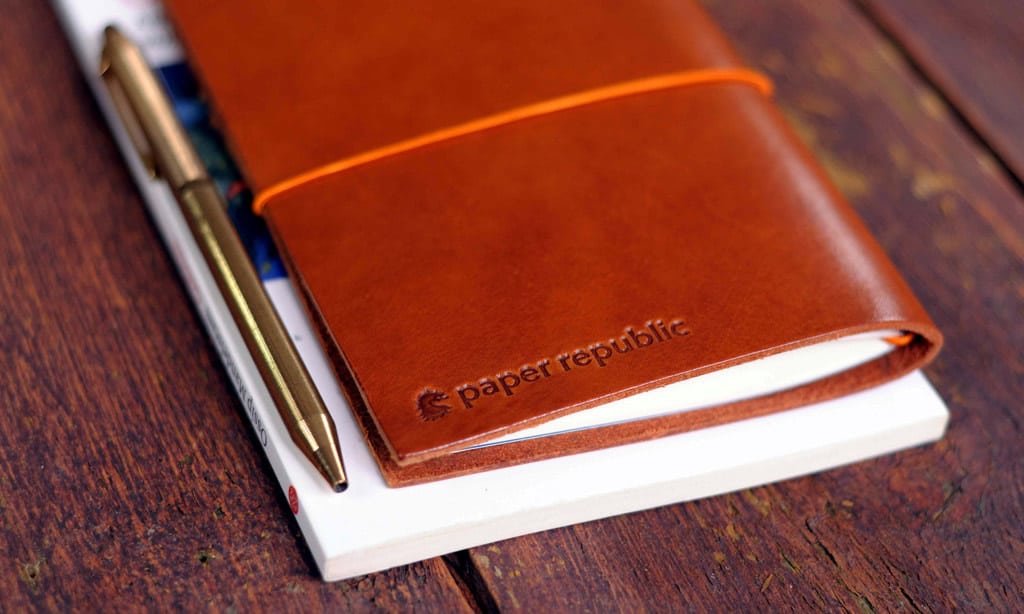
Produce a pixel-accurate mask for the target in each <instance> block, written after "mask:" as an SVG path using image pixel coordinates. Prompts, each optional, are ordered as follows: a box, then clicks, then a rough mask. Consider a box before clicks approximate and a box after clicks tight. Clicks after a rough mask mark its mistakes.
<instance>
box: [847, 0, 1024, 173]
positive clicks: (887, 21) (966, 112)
mask: <svg viewBox="0 0 1024 614" xmlns="http://www.w3.org/2000/svg"><path fill="white" fill-rule="evenodd" d="M859 1H860V2H861V3H862V4H863V5H864V6H865V8H866V9H867V10H868V12H869V13H870V14H871V15H872V16H873V17H874V18H875V19H876V20H878V22H879V23H880V24H881V25H882V27H884V28H885V29H886V30H887V31H888V32H889V34H890V35H891V36H892V37H893V38H894V39H895V41H896V42H897V44H898V45H900V46H901V47H904V48H905V49H906V50H907V51H908V52H909V54H910V55H911V56H912V57H913V59H914V62H915V63H916V64H917V65H918V66H919V67H920V69H921V70H922V71H923V72H924V73H925V74H926V75H927V76H928V78H929V79H930V80H932V81H933V82H934V83H936V84H937V86H938V87H939V89H940V90H941V91H942V92H943V94H944V95H945V96H946V97H947V98H948V99H949V100H951V101H952V102H953V104H954V105H955V106H956V107H957V108H958V109H959V110H960V112H961V113H962V114H963V116H964V117H965V118H966V119H967V121H968V122H969V123H970V125H971V126H972V127H973V128H974V129H975V130H977V132H978V133H979V135H980V137H981V138H982V139H983V140H984V141H985V142H986V143H988V144H989V145H990V146H991V147H992V148H994V149H995V151H996V152H998V155H999V157H1000V158H1002V159H1003V160H1005V162H1006V164H1007V165H1008V166H1009V167H1010V168H1012V169H1013V172H1014V173H1015V175H1016V176H1017V177H1018V179H1024V104H1022V103H1021V101H1022V100H1024V6H1022V5H1021V3H1020V2H1019V0H983V1H981V2H979V1H978V0H944V1H942V2H935V1H934V0H901V1H900V2H892V1H890V0H859Z"/></svg>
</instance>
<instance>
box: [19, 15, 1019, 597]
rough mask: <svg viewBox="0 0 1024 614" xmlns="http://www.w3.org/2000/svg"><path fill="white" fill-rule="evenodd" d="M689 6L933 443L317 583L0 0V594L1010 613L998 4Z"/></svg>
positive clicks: (1013, 498)
mask: <svg viewBox="0 0 1024 614" xmlns="http://www.w3.org/2000/svg"><path fill="white" fill-rule="evenodd" d="M707 6H708V8H709V9H710V11H711V12H712V13H713V14H714V16H715V17H716V18H717V19H718V20H719V21H720V23H721V25H722V27H723V28H724V29H725V30H726V32H727V33H728V34H729V35H730V36H732V37H733V39H734V40H735V41H736V44H737V46H738V47H739V49H740V51H741V52H742V53H743V54H744V55H745V56H746V57H747V58H748V60H749V61H750V62H751V63H752V64H754V65H756V66H758V67H760V68H762V69H764V70H766V71H767V72H769V73H770V74H771V75H772V76H773V77H774V78H775V80H776V82H777V84H778V95H777V96H778V100H779V102H780V104H781V105H782V107H783V109H784V110H785V112H786V114H787V116H788V117H789V119H790V120H791V122H792V124H793V126H794V127H795V128H796V129H797V131H798V132H799V134H800V135H801V136H802V138H803V139H804V140H805V141H806V142H807V143H808V144H809V145H810V146H811V147H812V148H813V150H814V151H815V153H816V154H817V156H818V158H819V159H820V160H821V162H822V163H823V164H824V165H825V167H826V168H827V169H828V171H829V172H830V174H831V175H832V177H833V178H834V179H835V181H836V182H837V184H838V185H839V186H840V188H841V189H842V190H843V191H844V192H845V194H846V195H847V196H848V197H849V199H850V200H851V201H852V202H853V203H854V205H855V206H856V208H857V210H858V211H859V212H860V213H861V214H862V215H863V217H864V218H865V220H866V221H867V223H868V225H869V226H871V228H872V229H873V230H874V232H875V233H876V235H877V236H878V237H879V239H880V240H881V242H882V243H883V245H884V246H885V248H886V249H887V250H888V252H889V254H890V255H891V257H892V258H893V259H894V260H895V262H896V264H897V266H899V268H900V269H901V270H902V271H903V272H904V274H905V275H906V277H907V279H908V280H909V282H910V284H911V285H912V286H913V287H914V289H915V290H916V291H917V293H918V294H919V295H920V298H921V299H922V302H924V304H925V305H927V306H928V308H929V309H930V311H931V313H932V315H933V317H934V318H935V320H936V322H937V323H938V324H939V326H940V327H941V328H942V329H943V331H944V332H945V333H946V335H947V339H948V345H947V347H946V349H945V351H944V352H943V354H942V355H941V356H940V357H939V359H938V360H937V361H936V362H935V363H934V364H933V365H932V366H931V367H929V368H928V370H927V372H928V375H929V377H930V378H931V379H932V381H933V382H934V383H935V385H936V386H937V388H938V389H939V391H940V392H941V394H942V396H943V397H944V398H945V399H946V400H947V401H948V402H949V404H950V408H951V410H952V413H953V418H952V423H951V425H950V429H949V434H948V435H947V436H946V438H945V439H944V440H943V441H942V442H940V443H938V444H935V445H931V446H926V447H923V448H919V449H914V450H910V451H907V452H903V453H900V454H895V455H891V456H887V457H885V458H882V459H878V460H874V461H870V462H864V463H859V464H857V465H855V466H852V467H847V468H843V469H839V470H836V471H831V472H828V473H826V474H824V475H818V476H814V477H809V478H804V479H798V480H791V481H788V482H784V483H781V484H776V485H772V486H766V487H762V488H755V489H752V490H747V491H743V492H739V493H735V494H731V495H726V496H721V497H715V498H712V499H709V500H705V501H698V502H695V503H685V504H680V505H673V506H668V507H664V508H660V509H655V510H652V511H648V512H644V513H637V514H631V515H628V516H623V517H618V518H612V519H608V520H604V521H600V522H591V523H586V524H583V525H578V526H573V527H569V528H565V529H560V530H556V531H548V532H546V533H542V534H539V535H532V536H527V537H522V538H519V539H513V540H508V541H505V542H501V543H497V544H493V545H488V546H482V547H479V548H473V549H471V550H467V551H463V552H457V553H454V554H452V555H449V556H445V557H440V558H435V559H431V560H427V561H423V562H421V563H417V564H414V565H410V566H407V567H403V568H398V569H393V570H390V571H386V572H383V573H377V574H372V575H369V576H365V577H363V578H357V579H354V580H350V581H345V582H339V583H336V584H324V583H321V582H320V580H319V579H318V578H317V576H316V572H315V569H314V567H313V564H312V562H311V559H310V558H309V556H308V555H307V554H306V553H305V551H304V546H302V539H301V538H300V536H299V535H298V534H297V528H296V525H295V524H294V523H293V521H292V519H291V515H290V512H289V511H288V506H287V502H286V501H284V500H283V498H282V497H281V496H280V495H279V494H278V492H277V486H276V484H275V483H274V480H273V479H272V478H271V477H270V470H269V467H268V466H267V464H266V462H265V461H264V460H263V458H262V457H261V456H260V453H259V450H258V446H257V445H255V444H254V441H253V438H252V436H251V434H250V431H249V427H248V425H247V423H246V422H245V420H244V418H243V415H242V412H241V411H240V410H239V405H238V403H237V401H236V400H235V398H234V396H233V395H232V393H231V389H230V386H229V384H228V382H227V380H226V378H225V375H224V373H223V371H222V369H221V368H220V366H219V363H218V362H217V360H216V358H215V356H214V353H213V351H212V349H211V346H210V343H209V342H208V340H207V339H206V338H205V337H204V336H203V334H202V333H201V332H200V326H199V323H198V321H197V318H196V314H195V313H194V312H193V311H192V309H191V307H190V305H189V303H188V302H187V299H186V298H185V294H184V292H183V290H182V287H181V285H180V282H179V281H178V279H177V277H176V275H175V273H174V271H173V269H172V267H171V264H170V262H169V259H168V257H167V255H166V254H165V252H164V251H163V248H162V247H161V245H160V242H159V240H158V238H157V236H156V235H155V231H154V229H153V227H152V225H151V224H150V222H149V220H148V218H147V216H146V214H145V213H144V211H143V208H142V205H141V203H140V201H139V196H138V195H137V193H136V191H135V189H134V186H133V185H132V182H131V181H130V179H129V177H128V175H127V173H126V172H125V170H124V169H123V168H122V163H121V159H120V156H119V154H118V152H117V150H116V149H115V147H114V145H113V143H112V142H111V139H110V138H109V136H108V135H107V132H106V130H105V128H104V125H103V122H102V121H101V118H100V116H99V113H98V112H97V109H96V107H95V105H94V104H93V102H92V100H91V98H90V95H89V92H88V91H87V89H86V86H85V84H84V82H83V81H82V79H81V78H80V76H79V75H78V72H77V68H76V66H75V64H74V62H73V61H72V57H71V53H70V51H69V49H68V46H67V44H66V43H65V42H64V40H63V35H62V33H61V31H60V29H59V27H58V25H57V22H56V20H55V18H54V16H53V14H52V12H51V10H50V9H49V8H48V6H47V5H46V4H45V3H43V2H39V1H38V0H7V1H5V2H3V3H2V4H0V8H2V13H0V15H2V17H0V344H2V352H0V374H2V375H0V410H2V411H0V544H2V546H0V557H2V565H0V595H2V597H0V600H3V603H4V605H5V606H6V607H7V608H9V609H12V610H20V609H23V608H38V609H43V610H61V611H63V610H67V609H70V607H71V606H80V607H81V606H92V607H102V608H105V609H114V608H119V607H123V606H135V607H138V608H140V609H153V608H160V609H166V608H171V607H175V608H189V609H192V608H195V607H201V608H203V607H208V608H211V609H215V610H226V609H231V610H238V611H246V610H251V609H253V608H256V607H261V606H262V607H267V608H268V609H269V608H271V607H274V608H276V607H277V606H284V607H288V608H290V609H299V608H302V609H303V610H307V609H308V610H312V609H317V608H321V607H323V608H330V609H339V608H352V609H357V610H371V609H388V610H390V609H401V610H404V609H410V608H417V609H423V610H428V609H429V610H445V611H460V610H478V609H482V610H491V609H513V608H523V609H526V610H537V609H543V610H549V609H555V610H595V611H603V610H608V609H620V610H628V611H632V610H636V609H642V608H643V609H651V610H678V609H684V608H692V609H701V610H703V609H729V610H741V611H742V610H749V609H760V610H773V611H774V610H790V609H808V608H814V609H829V610H833V609H839V608H842V609H846V610H854V611H858V610H859V611H867V612H870V611H875V610H883V611H888V610H903V611H947V610H951V609H954V608H962V609H965V610H990V609H996V610H1017V611H1020V610H1021V609H1024V592H1022V588H1021V587H1022V586H1024V511H1022V508H1024V431H1022V423H1024V414H1022V412H1021V407H1022V406H1024V350H1022V348H1024V324H1022V317H1024V183H1022V178H1024V103H1022V101H1024V62H1022V60H1024V16H1022V15H1024V11H1021V7H1020V6H1019V4H1018V3H1017V2H1016V0H985V1H984V2H976V1H974V0H957V1H953V0H947V1H945V2H939V1H937V0H930V1H926V0H900V1H890V0H862V1H859V2H855V1H852V0H772V1H771V2H763V3H762V2H758V3H753V2H747V1H746V0H709V1H708V2H707ZM87 609H91V608H87Z"/></svg>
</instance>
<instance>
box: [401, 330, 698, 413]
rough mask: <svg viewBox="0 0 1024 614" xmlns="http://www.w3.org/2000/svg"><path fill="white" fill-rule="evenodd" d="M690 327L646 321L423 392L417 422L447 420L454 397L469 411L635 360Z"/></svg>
mask: <svg viewBox="0 0 1024 614" xmlns="http://www.w3.org/2000/svg"><path fill="white" fill-rule="evenodd" d="M691 332H692V331H691V329H690V326H689V325H688V324H687V323H686V321H685V320H683V319H682V318H676V319H673V320H667V321H666V320H660V319H658V320H648V321H647V322H645V323H644V325H643V326H638V327H635V328H634V327H632V326H627V327H626V328H625V329H623V330H622V334H621V335H619V336H618V337H615V338H612V339H608V340H607V341H604V340H602V341H597V342H594V343H589V344H586V345H584V346H582V347H578V348H575V349H573V350H570V351H567V352H563V353H561V354H556V355H553V356H549V357H547V358H541V359H539V360H535V361H533V362H531V363H527V364H525V365H522V366H520V367H519V368H517V369H508V370H506V371H503V372H501V373H497V374H495V375H492V376H489V377H482V378H479V379H477V380H473V381H469V382H466V383H464V384H461V385H458V386H452V387H451V388H449V389H448V390H449V391H450V392H443V391H441V390H438V389H436V388H427V389H425V390H423V392H421V393H420V394H419V396H417V397H416V411H417V413H418V415H419V417H420V420H423V421H424V422H430V421H433V420H437V419H439V418H443V417H444V416H447V415H448V414H449V413H450V412H451V410H452V406H451V405H448V404H446V403H444V401H448V400H450V399H455V398H456V397H458V402H459V403H460V404H461V409H473V408H474V407H475V406H476V405H478V404H480V403H484V402H485V401H488V400H489V399H490V398H499V399H500V398H508V397H511V396H513V395H515V394H516V392H521V391H522V390H523V389H524V388H532V386H533V385H534V384H535V383H540V382H545V381H547V380H549V379H554V380H558V379H560V377H561V376H565V375H571V374H573V373H575V372H578V371H580V370H583V369H588V370H590V369H593V368H594V367H596V368H598V369H604V368H605V367H607V366H609V364H613V363H616V362H618V361H620V360H623V359H626V358H630V356H628V355H629V354H630V353H632V352H635V353H633V354H632V357H634V358H635V357H636V356H637V355H639V354H641V353H646V352H648V351H649V350H647V349H646V348H652V347H658V346H659V345H660V344H662V343H670V342H672V341H673V340H676V339H681V338H684V337H687V336H689V335H690V333H691Z"/></svg>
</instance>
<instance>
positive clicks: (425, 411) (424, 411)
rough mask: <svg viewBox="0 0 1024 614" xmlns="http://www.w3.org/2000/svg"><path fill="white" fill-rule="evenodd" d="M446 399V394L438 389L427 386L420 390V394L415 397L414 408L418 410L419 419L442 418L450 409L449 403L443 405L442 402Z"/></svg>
mask: <svg viewBox="0 0 1024 614" xmlns="http://www.w3.org/2000/svg"><path fill="white" fill-rule="evenodd" d="M447 400H448V395H447V394H445V393H443V392H441V391H440V390H434V389H433V388H427V389H426V390H424V391H423V392H421V393H420V396H418V397H416V408H417V409H418V410H419V413H420V419H421V420H423V421H425V422H430V421H431V420H437V419H438V418H443V417H444V416H445V415H446V414H447V413H448V412H449V411H451V409H452V406H451V405H445V404H444V403H443V402H442V401H447Z"/></svg>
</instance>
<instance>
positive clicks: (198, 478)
mask: <svg viewBox="0 0 1024 614" xmlns="http://www.w3.org/2000/svg"><path fill="white" fill-rule="evenodd" d="M3 9H4V10H3V19H2V20H0V58H2V61H0V84H3V85H2V87H0V91H2V92H3V95H2V96H0V235H2V238H0V305H2V308H0V345H2V348H3V351H2V353H0V408H2V411H0V553H2V554H0V558H2V561H3V564H2V565H0V595H3V597H2V598H0V609H5V610H7V609H9V610H12V611H16V610H23V609H27V608H28V607H30V606H34V607H36V608H39V609H45V610H53V611H68V610H79V609H86V610H93V609H98V608H102V609H104V610H116V609H120V608H122V607H127V608H129V609H141V610H149V609H161V610H166V609H190V610H191V609H213V610H228V609H236V610H239V611H247V610H251V609H254V608H255V607H266V608H267V609H268V610H286V611H294V610H300V609H302V610H311V609H315V606H317V605H320V606H325V607H326V608H325V609H338V608H345V609H385V610H403V609H409V608H411V607H412V606H415V605H421V606H422V605H424V604H428V605H429V606H430V607H432V608H437V609H440V610H445V611H448V610H451V611H460V610H464V609H466V607H467V605H466V601H465V599H464V597H463V591H462V589H461V588H460V587H459V585H458V584H457V583H456V581H455V579H454V578H453V576H452V575H451V573H449V570H448V568H447V566H445V564H444V563H443V562H442V561H441V560H440V559H433V560H431V561H427V562H425V563H420V564H416V565H411V566H408V567H405V568H401V569H397V570H393V571H390V572H386V573H380V574H375V575H373V576H370V577H366V578H358V579H355V580H352V581H349V582H341V583H338V584H323V583H322V582H320V580H319V579H318V577H317V576H316V575H315V573H316V572H315V567H314V565H313V563H312V560H311V559H310V558H309V557H308V556H307V555H306V554H305V553H304V551H303V549H302V546H301V544H302V543H303V542H302V539H301V537H300V536H299V535H298V534H297V528H296V525H295V524H294V522H293V521H292V519H291V517H290V514H289V512H288V511H287V504H286V503H284V502H283V501H282V500H281V498H280V497H279V495H278V494H277V488H276V485H275V484H274V481H273V480H272V479H271V478H270V475H271V471H270V468H269V466H268V465H267V464H266V462H265V461H264V460H263V456H262V454H261V452H260V451H259V444H258V442H256V440H255V438H253V437H251V436H250V434H249V427H248V425H247V423H246V422H245V420H244V418H243V416H242V412H241V410H240V408H239V406H238V402H237V401H236V399H235V398H234V395H233V394H232V393H231V389H230V386H229V385H228V382H227V381H226V379H225V377H224V375H223V372H222V369H221V368H220V365H219V364H218V363H217V361H216V358H215V356H214V354H213V352H212V349H211V347H210V345H209V343H208V342H207V341H206V339H205V338H204V336H203V334H202V332H201V329H200V325H199V322H198V320H197V317H196V314H194V313H193V312H192V310H191V309H190V307H189V304H188V302H187V299H186V297H185V294H184V291H183V289H182V288H181V287H180V286H179V284H178V282H177V277H176V275H175V272H174V270H173V268H172V266H171V265H170V263H169V260H168V258H167V256H166V254H165V252H164V251H163V249H162V247H161V243H160V241H159V239H158V237H157V236H156V234H155V232H154V229H153V227H152V225H151V224H150V222H149V220H148V219H147V217H146V215H145V213H144V209H143V206H142V203H141V201H140V199H139V196H138V193H137V191H136V190H135V188H134V186H133V184H132V182H131V180H130V179H129V177H128V176H127V173H126V172H125V171H124V170H123V165H122V161H121V159H120V157H119V155H118V153H117V150H116V148H115V147H114V145H113V143H112V141H111V139H110V138H109V136H108V134H107V132H106V130H105V127H104V125H103V123H102V120H101V118H100V116H99V113H98V112H97V111H96V109H95V107H94V106H93V103H92V101H91V98H90V94H89V92H88V91H87V90H86V87H85V84H84V82H83V81H82V79H81V77H80V76H79V73H78V68H77V66H76V64H75V63H74V60H73V58H72V57H71V54H70V50H69V49H68V48H67V46H66V44H65V42H64V39H63V35H62V33H61V31H60V30H59V28H58V26H57V23H56V21H55V19H54V17H53V15H52V14H51V12H50V9H49V8H48V7H47V5H46V4H45V3H42V2H15V3H4V7H3Z"/></svg>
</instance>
